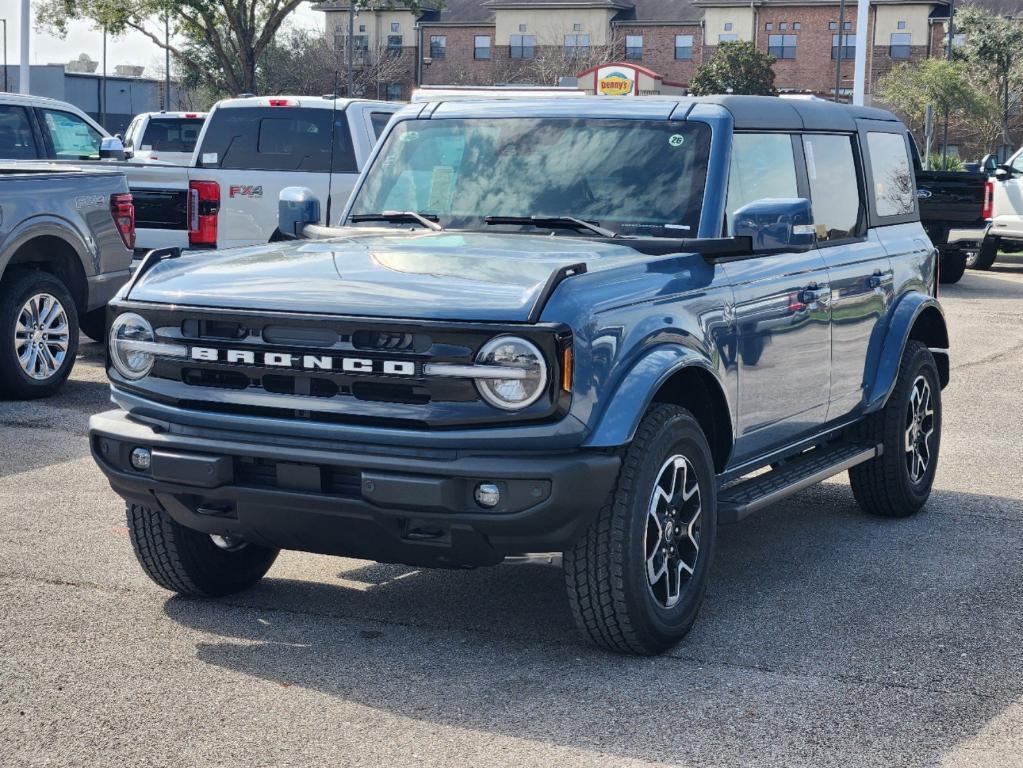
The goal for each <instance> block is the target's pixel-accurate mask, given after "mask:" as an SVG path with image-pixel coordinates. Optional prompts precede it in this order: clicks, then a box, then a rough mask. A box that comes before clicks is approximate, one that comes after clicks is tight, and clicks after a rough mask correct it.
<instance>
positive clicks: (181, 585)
mask: <svg viewBox="0 0 1023 768" xmlns="http://www.w3.org/2000/svg"><path fill="white" fill-rule="evenodd" d="M127 513H128V532H129V534H130V536H131V543H132V546H133V548H134V549H135V557H137V558H138V561H139V564H140V565H141V566H142V569H143V570H144V571H145V572H146V574H147V575H148V576H149V578H151V579H152V580H153V581H155V582H156V583H157V584H159V585H160V586H161V587H163V588H164V589H169V590H171V591H172V592H177V593H178V594H179V595H194V596H197V597H218V596H220V595H230V594H232V593H234V592H239V591H241V590H243V589H246V588H248V587H251V586H252V585H253V584H255V583H256V582H257V581H259V580H260V579H261V578H263V576H264V575H265V574H266V572H267V571H268V570H270V566H271V565H273V562H274V560H276V559H277V552H278V550H276V549H267V548H266V547H260V546H256V545H255V544H248V543H246V542H244V541H242V540H239V539H235V538H232V537H226V536H209V535H207V534H205V533H201V532H200V531H194V530H192V529H191V528H186V527H185V526H183V525H181V524H179V523H177V522H175V521H174V519H173V518H172V517H171V516H170V515H168V514H167V513H166V512H164V511H163V510H162V509H153V508H151V507H144V506H141V505H139V504H128V505H127Z"/></svg>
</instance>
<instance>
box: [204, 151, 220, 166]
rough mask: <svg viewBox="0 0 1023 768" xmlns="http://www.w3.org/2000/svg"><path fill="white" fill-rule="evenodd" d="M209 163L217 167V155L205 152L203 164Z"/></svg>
mask: <svg viewBox="0 0 1023 768" xmlns="http://www.w3.org/2000/svg"><path fill="white" fill-rule="evenodd" d="M207 163H209V164H210V165H216V164H217V153H216V152H203V153H202V164H203V165H206V164H207Z"/></svg>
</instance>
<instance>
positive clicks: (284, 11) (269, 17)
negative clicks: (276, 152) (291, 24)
mask: <svg viewBox="0 0 1023 768" xmlns="http://www.w3.org/2000/svg"><path fill="white" fill-rule="evenodd" d="M304 1H305V0H43V1H42V2H41V3H40V4H39V7H38V20H39V22H38V23H39V26H41V27H46V28H49V29H52V30H53V31H55V32H56V33H58V34H65V33H66V31H67V24H68V22H69V21H71V20H75V19H88V20H90V21H92V22H93V23H94V24H95V25H96V26H98V27H104V28H106V30H107V31H108V32H110V33H111V34H114V35H118V34H122V33H124V32H126V31H128V30H135V31H137V32H140V33H142V34H143V35H145V36H146V37H148V38H149V39H150V40H152V41H153V42H154V43H155V44H156V45H158V46H160V47H161V48H166V49H169V50H170V52H171V54H172V55H173V56H174V57H175V59H176V60H177V61H178V62H180V63H181V65H182V66H183V67H185V68H186V69H188V70H190V71H192V72H193V73H195V74H196V75H199V76H202V75H203V74H205V76H207V77H213V78H214V79H219V80H222V81H223V83H224V85H225V87H226V88H227V89H228V90H229V91H230V92H232V93H235V94H237V93H243V92H252V91H255V90H256V63H257V62H258V61H259V57H260V56H261V55H262V54H263V52H264V51H265V50H266V48H267V46H268V45H270V43H271V41H272V40H273V37H274V35H275V34H276V33H277V31H278V30H279V29H280V27H281V24H282V23H284V20H285V19H286V18H287V17H288V15H289V14H290V13H291V12H292V11H294V10H295V9H296V8H297V7H298V6H299V5H300V4H301V3H302V2H304ZM164 19H166V20H167V21H168V22H169V25H170V29H171V33H172V35H173V38H172V39H171V41H170V42H168V41H167V40H166V38H165V36H164V30H163V26H164V25H163V22H164ZM179 41H183V42H179ZM197 49H198V50H202V51H203V52H205V53H206V55H205V56H203V57H201V58H200V59H199V60H198V62H197V61H196V59H195V53H196V50H197ZM210 65H213V69H212V71H210V70H207V71H206V72H205V73H203V72H202V71H201V70H202V69H205V68H206V67H208V66H210Z"/></svg>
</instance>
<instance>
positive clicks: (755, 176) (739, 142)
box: [725, 133, 799, 235]
mask: <svg viewBox="0 0 1023 768" xmlns="http://www.w3.org/2000/svg"><path fill="white" fill-rule="evenodd" d="M765 197H799V188H798V185H797V183H796V161H795V157H794V155H793V152H792V137H791V136H789V135H788V134H785V133H737V134H735V135H734V136H733V137H732V160H731V165H730V166H729V171H728V198H727V200H726V202H725V216H726V218H725V226H726V230H727V232H728V234H729V235H733V234H735V233H734V231H733V229H732V221H733V220H734V218H735V212H736V211H737V210H739V209H740V208H742V207H743V206H744V205H748V204H749V203H752V202H754V201H756V200H762V199H763V198H765Z"/></svg>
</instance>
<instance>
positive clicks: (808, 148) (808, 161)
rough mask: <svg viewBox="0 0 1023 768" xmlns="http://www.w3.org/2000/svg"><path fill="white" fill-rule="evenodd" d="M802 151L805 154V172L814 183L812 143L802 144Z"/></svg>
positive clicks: (815, 178) (814, 169) (814, 167)
mask: <svg viewBox="0 0 1023 768" xmlns="http://www.w3.org/2000/svg"><path fill="white" fill-rule="evenodd" d="M803 149H804V150H805V152H806V172H807V173H808V174H810V178H811V179H813V180H814V181H816V180H817V163H816V161H815V160H814V159H813V142H812V141H807V142H804V143H803Z"/></svg>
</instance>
